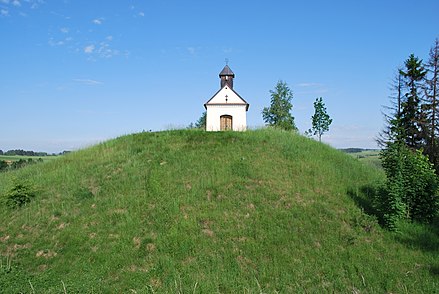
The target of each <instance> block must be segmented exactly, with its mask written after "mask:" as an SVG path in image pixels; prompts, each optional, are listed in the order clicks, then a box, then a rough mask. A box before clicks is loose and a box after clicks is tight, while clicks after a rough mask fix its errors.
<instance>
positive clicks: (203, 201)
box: [0, 130, 439, 293]
mask: <svg viewBox="0 0 439 294" xmlns="http://www.w3.org/2000/svg"><path fill="white" fill-rule="evenodd" d="M14 178H15V179H18V180H19V181H28V182H31V183H33V185H34V186H35V187H36V188H37V191H38V192H37V196H36V197H35V198H34V199H33V201H32V202H30V203H29V204H28V205H26V206H25V207H22V208H20V209H15V210H13V209H10V208H7V207H6V206H5V205H4V204H3V203H2V204H1V206H0V260H1V262H0V288H1V289H0V292H2V293H18V292H25V293H75V292H79V293H101V292H113V293H114V292H116V293H168V292H171V293H216V292H218V293H237V292H238V293H256V292H257V293H262V292H263V293H275V292H279V293H297V292H307V293H308V292H342V293H384V292H389V293H390V292H392V293H407V292H408V293H422V292H424V293H433V292H435V291H438V289H439V254H438V248H439V239H438V234H437V231H434V230H433V229H431V228H429V227H425V226H420V225H415V224H407V225H405V226H403V227H402V230H401V232H400V233H390V232H387V231H385V230H383V229H381V228H380V227H379V225H378V224H377V222H376V220H375V219H374V218H373V217H371V216H368V215H367V214H365V213H364V212H363V211H362V208H361V207H360V206H358V203H361V204H362V205H363V206H364V207H366V208H367V204H368V201H367V197H368V196H370V195H368V194H370V193H371V191H372V190H371V189H369V188H368V187H370V186H371V185H374V184H375V183H377V182H379V181H381V180H382V179H383V174H382V172H381V171H380V170H378V169H375V168H372V167H370V166H368V165H365V164H362V163H361V162H359V161H358V160H356V159H354V158H352V157H350V156H349V155H346V154H344V153H342V152H341V151H337V150H334V149H332V148H330V147H328V146H326V145H323V144H319V143H317V142H315V141H313V140H311V139H307V138H304V137H301V136H298V135H292V134H291V133H286V132H280V131H273V130H259V131H248V132H245V133H235V132H222V133H206V132H201V131H186V130H185V131H167V132H160V133H141V134H134V135H128V136H124V137H120V138H117V139H114V140H110V141H107V142H104V143H102V144H100V145H97V146H94V147H92V148H89V149H86V150H82V151H78V152H74V153H71V154H68V155H66V156H63V157H61V158H59V159H57V160H53V161H51V162H46V163H41V164H38V165H33V166H29V167H26V168H23V169H21V170H17V171H14V172H7V173H3V174H0V195H4V194H5V193H6V192H7V191H8V190H9V189H10V188H11V187H12V185H13V184H12V183H13V179H14Z"/></svg>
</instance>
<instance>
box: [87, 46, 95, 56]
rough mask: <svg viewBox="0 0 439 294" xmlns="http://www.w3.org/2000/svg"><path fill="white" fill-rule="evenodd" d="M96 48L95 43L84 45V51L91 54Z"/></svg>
mask: <svg viewBox="0 0 439 294" xmlns="http://www.w3.org/2000/svg"><path fill="white" fill-rule="evenodd" d="M94 50H95V45H88V46H85V47H84V53H87V54H91V53H93V51H94Z"/></svg>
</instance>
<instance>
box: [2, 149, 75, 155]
mask: <svg viewBox="0 0 439 294" xmlns="http://www.w3.org/2000/svg"><path fill="white" fill-rule="evenodd" d="M69 152H70V151H63V152H60V153H50V154H49V153H47V152H35V151H27V150H22V149H14V150H8V151H5V152H3V150H0V155H7V156H36V157H44V156H57V155H64V154H67V153H69Z"/></svg>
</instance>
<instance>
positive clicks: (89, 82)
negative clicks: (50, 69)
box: [73, 79, 103, 86]
mask: <svg viewBox="0 0 439 294" xmlns="http://www.w3.org/2000/svg"><path fill="white" fill-rule="evenodd" d="M73 81H74V82H77V83H80V84H83V85H88V86H95V85H101V84H103V83H102V82H100V81H96V80H91V79H73Z"/></svg>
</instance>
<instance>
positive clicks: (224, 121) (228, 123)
mask: <svg viewBox="0 0 439 294" xmlns="http://www.w3.org/2000/svg"><path fill="white" fill-rule="evenodd" d="M220 128H221V131H227V130H231V129H232V116H231V115H221V117H220Z"/></svg>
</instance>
